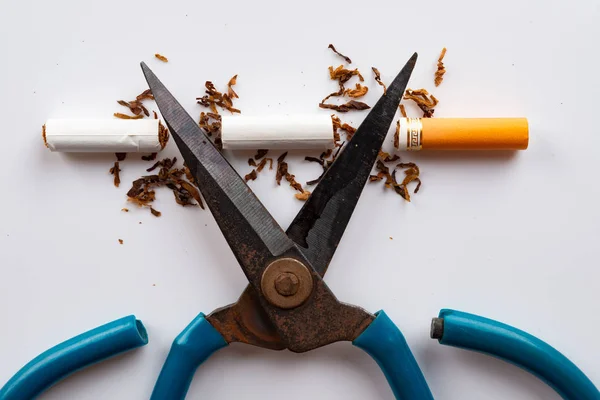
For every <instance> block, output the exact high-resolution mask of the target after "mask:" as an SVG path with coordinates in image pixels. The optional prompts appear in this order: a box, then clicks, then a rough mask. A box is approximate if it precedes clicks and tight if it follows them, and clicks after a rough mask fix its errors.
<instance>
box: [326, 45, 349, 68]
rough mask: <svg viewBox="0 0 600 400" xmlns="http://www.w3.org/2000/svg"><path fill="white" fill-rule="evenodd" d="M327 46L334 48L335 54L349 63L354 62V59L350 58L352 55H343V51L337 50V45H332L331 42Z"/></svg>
mask: <svg viewBox="0 0 600 400" xmlns="http://www.w3.org/2000/svg"><path fill="white" fill-rule="evenodd" d="M327 48H328V49H331V50H333V52H334V53H335V54H337V55H338V56H340V57H342V58H343V59H344V60H345V61H346V62H347V63H348V64H352V60H351V59H350V57H347V56H345V55H343V54H342V53H340V52H339V51H337V50H336V49H335V46H334V45H332V44H331V43H330V44H329V46H327Z"/></svg>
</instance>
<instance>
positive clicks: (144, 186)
mask: <svg viewBox="0 0 600 400" xmlns="http://www.w3.org/2000/svg"><path fill="white" fill-rule="evenodd" d="M176 162H177V158H175V157H173V158H172V159H171V158H165V159H162V160H160V161H157V162H156V163H155V164H154V165H152V166H151V167H150V168H148V169H147V170H146V171H147V172H151V171H154V170H155V169H156V168H158V167H160V170H159V172H158V174H155V175H146V176H142V177H141V178H139V179H136V180H135V181H133V183H132V185H131V188H130V189H129V191H128V192H127V197H128V200H129V201H130V202H132V203H135V204H137V205H138V206H140V207H150V212H152V214H153V215H155V216H160V212H158V211H156V210H154V209H153V208H152V207H151V205H150V203H152V202H153V201H154V200H155V199H156V192H155V191H154V189H155V188H157V187H163V186H166V187H167V188H169V189H171V191H172V192H173V195H174V197H175V201H176V202H177V204H180V205H182V206H188V205H191V206H194V205H198V206H200V207H201V208H202V209H204V203H203V202H202V198H201V197H200V192H199V191H198V189H197V187H196V186H194V184H195V182H192V183H190V182H191V181H192V180H191V179H190V178H191V172H189V169H188V168H187V167H184V168H175V163H176ZM184 175H185V176H186V177H187V178H188V180H190V182H188V181H186V180H185V179H184V178H183V176H184ZM194 201H195V202H194ZM157 214H158V215H157Z"/></svg>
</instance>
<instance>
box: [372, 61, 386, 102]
mask: <svg viewBox="0 0 600 400" xmlns="http://www.w3.org/2000/svg"><path fill="white" fill-rule="evenodd" d="M371 69H372V70H373V73H374V74H375V80H376V81H377V83H379V85H380V86H383V94H384V95H385V94H386V93H387V86H385V83H383V82H382V81H381V74H380V73H379V70H378V69H377V68H375V67H371Z"/></svg>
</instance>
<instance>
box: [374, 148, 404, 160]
mask: <svg viewBox="0 0 600 400" xmlns="http://www.w3.org/2000/svg"><path fill="white" fill-rule="evenodd" d="M378 157H379V158H381V159H382V160H383V162H386V163H387V162H394V161H398V160H399V159H400V157H399V156H398V154H394V155H393V156H391V155H390V153H386V152H385V151H383V150H379V155H378Z"/></svg>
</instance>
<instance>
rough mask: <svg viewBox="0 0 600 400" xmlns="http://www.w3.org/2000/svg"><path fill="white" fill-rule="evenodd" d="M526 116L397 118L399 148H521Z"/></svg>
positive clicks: (526, 130)
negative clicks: (398, 123)
mask: <svg viewBox="0 0 600 400" xmlns="http://www.w3.org/2000/svg"><path fill="white" fill-rule="evenodd" d="M528 144H529V127H528V123H527V119H526V118H400V146H399V149H400V150H408V151H414V150H525V149H527V146H528Z"/></svg>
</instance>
